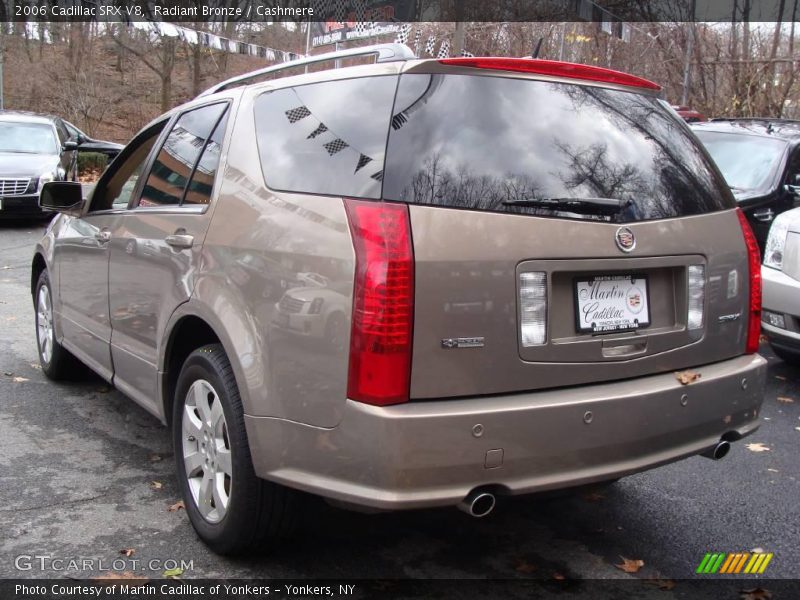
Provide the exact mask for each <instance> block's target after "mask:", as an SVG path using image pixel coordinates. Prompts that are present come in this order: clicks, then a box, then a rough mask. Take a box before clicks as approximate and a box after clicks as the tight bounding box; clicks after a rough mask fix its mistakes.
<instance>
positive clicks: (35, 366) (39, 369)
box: [31, 363, 42, 371]
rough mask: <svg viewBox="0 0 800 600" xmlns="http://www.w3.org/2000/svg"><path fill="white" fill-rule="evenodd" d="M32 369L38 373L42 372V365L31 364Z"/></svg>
mask: <svg viewBox="0 0 800 600" xmlns="http://www.w3.org/2000/svg"><path fill="white" fill-rule="evenodd" d="M31 368H32V369H36V370H37V371H41V370H42V365H40V364H37V363H31Z"/></svg>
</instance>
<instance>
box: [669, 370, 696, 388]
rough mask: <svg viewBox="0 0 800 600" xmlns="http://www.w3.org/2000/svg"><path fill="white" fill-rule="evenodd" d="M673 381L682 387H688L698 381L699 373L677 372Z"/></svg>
mask: <svg viewBox="0 0 800 600" xmlns="http://www.w3.org/2000/svg"><path fill="white" fill-rule="evenodd" d="M675 379H677V380H678V381H680V382H681V383H682V384H683V385H689V384H690V383H693V382H695V381H697V380H698V379H700V373H695V372H694V371H677V372H676V373H675Z"/></svg>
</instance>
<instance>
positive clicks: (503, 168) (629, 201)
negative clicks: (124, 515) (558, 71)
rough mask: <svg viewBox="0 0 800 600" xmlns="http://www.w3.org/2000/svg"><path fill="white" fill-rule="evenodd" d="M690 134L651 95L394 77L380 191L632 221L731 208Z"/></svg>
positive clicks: (473, 206)
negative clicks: (396, 81) (395, 84)
mask: <svg viewBox="0 0 800 600" xmlns="http://www.w3.org/2000/svg"><path fill="white" fill-rule="evenodd" d="M696 144H697V143H696V142H695V141H694V139H693V137H692V136H691V133H690V132H689V131H688V130H687V128H686V126H685V125H684V124H683V123H681V122H680V121H679V120H678V119H676V118H675V116H674V115H673V114H672V113H671V111H670V110H669V109H668V108H666V107H665V106H664V105H662V104H661V102H660V101H659V100H658V99H656V98H653V97H650V96H646V95H642V94H637V93H632V92H627V91H622V90H615V89H606V88H601V87H594V86H588V85H575V84H567V83H555V82H546V81H534V80H527V79H512V78H505V77H494V76H469V75H424V74H406V75H402V76H401V78H400V84H399V88H398V93H397V100H396V102H395V108H394V114H393V117H392V127H391V132H390V136H389V145H388V156H387V160H386V175H385V178H384V190H383V195H384V197H385V198H387V199H391V200H400V201H403V202H409V203H415V204H427V205H435V206H446V207H452V208H462V209H470V210H484V211H495V212H511V213H524V214H535V215H540V216H554V217H561V218H576V219H594V220H604V221H614V222H632V221H642V220H650V219H663V218H668V217H679V216H684V215H693V214H699V213H704V212H708V211H715V210H721V209H724V208H730V207H732V206H733V205H734V204H733V199H732V197H731V196H730V193H729V192H728V190H727V189H726V188H725V184H724V182H723V181H722V180H721V178H720V177H719V175H718V174H717V173H716V171H715V170H714V169H713V168H711V166H710V165H709V163H708V161H707V159H706V156H705V154H704V153H703V152H702V151H701V150H699V149H698V147H697V145H696Z"/></svg>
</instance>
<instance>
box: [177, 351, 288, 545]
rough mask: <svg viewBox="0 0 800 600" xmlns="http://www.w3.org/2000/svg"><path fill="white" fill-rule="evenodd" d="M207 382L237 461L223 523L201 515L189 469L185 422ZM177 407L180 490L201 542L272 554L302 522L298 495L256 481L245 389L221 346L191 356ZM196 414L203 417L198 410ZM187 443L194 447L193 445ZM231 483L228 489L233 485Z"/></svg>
mask: <svg viewBox="0 0 800 600" xmlns="http://www.w3.org/2000/svg"><path fill="white" fill-rule="evenodd" d="M203 381H205V382H207V383H208V384H210V386H211V388H213V392H215V393H216V396H214V394H209V395H208V397H207V398H208V401H209V406H213V403H214V402H217V401H219V402H220V404H221V407H222V411H223V414H224V418H225V428H226V433H227V435H226V438H225V442H226V444H227V446H228V447H229V448H228V449H229V452H230V462H231V473H230V484H229V487H228V488H227V490H229V496H228V505H227V508H226V509H225V512H224V515H223V516H222V517H221V518H220V519H219V520H218V521H217V522H212V521H210V520H209V519H207V518H206V517H204V516H203V514H202V513H201V511H200V508H199V507H198V501H197V500H195V497H194V495H193V492H192V490H191V488H190V483H189V477H187V474H186V466H185V464H184V432H183V417H184V410H185V407H186V402H187V394H188V393H189V390H190V389H191V388H192V385H193V384H195V383H196V382H200V383H201V384H202V382H203ZM173 406H174V408H173V416H172V434H173V436H172V437H173V444H174V448H175V463H176V470H177V474H178V485H179V487H180V489H181V494H182V496H183V501H184V505H185V508H186V513H187V514H188V515H189V520H190V521H191V522H192V525H193V526H194V529H195V531H196V532H197V535H198V536H199V537H200V539H202V540H203V541H204V542H205V543H206V544H207V545H208V546H209V547H210V548H211V549H212V550H213V551H214V552H216V553H218V554H223V555H236V554H243V553H245V552H253V551H259V550H264V549H267V548H269V547H270V546H271V545H272V544H273V543H275V542H277V541H280V540H281V539H284V538H286V537H287V536H289V535H290V534H291V533H292V531H293V529H294V525H295V522H296V520H295V517H296V513H297V512H298V506H297V502H298V496H297V494H296V493H295V492H293V491H292V490H289V489H288V488H285V487H283V486H280V485H278V484H275V483H272V482H268V481H265V480H263V479H259V478H258V477H256V474H255V471H254V470H253V461H252V458H251V455H250V445H249V443H248V440H247V432H246V431H245V424H244V411H243V409H242V402H241V399H240V397H239V389H238V387H237V385H236V380H235V379H234V376H233V369H232V368H231V364H230V361H229V360H228V357H227V355H226V354H225V351H224V350H223V349H222V346H221V345H220V344H210V345H207V346H203V347H202V348H198V349H197V350H195V351H194V352H192V353H191V354H190V355H189V357H188V358H187V359H186V362H185V363H184V364H183V368H182V369H181V373H180V375H179V377H178V384H177V387H176V392H175V402H174V403H173ZM194 414H195V416H198V417H199V412H198V411H195V412H194ZM201 420H202V419H201ZM186 443H187V444H192V443H193V440H187V442H186ZM198 451H199V440H198ZM203 468H205V467H203ZM225 481H226V485H227V482H228V480H227V479H226V480H225ZM200 493H202V492H200ZM214 510H216V509H214Z"/></svg>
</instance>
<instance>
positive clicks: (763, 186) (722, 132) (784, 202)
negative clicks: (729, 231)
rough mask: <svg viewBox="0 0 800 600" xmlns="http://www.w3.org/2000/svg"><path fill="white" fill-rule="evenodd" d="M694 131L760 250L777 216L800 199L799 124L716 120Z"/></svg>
mask: <svg viewBox="0 0 800 600" xmlns="http://www.w3.org/2000/svg"><path fill="white" fill-rule="evenodd" d="M692 129H693V130H694V132H695V133H696V134H697V137H699V138H700V140H701V141H702V142H703V144H704V145H705V147H706V149H707V150H708V152H709V154H711V157H712V158H713V159H714V161H715V162H716V163H717V166H718V167H719V169H720V171H722V174H723V175H724V176H725V179H726V180H727V182H728V185H730V187H731V190H732V191H733V195H734V196H735V197H736V201H737V202H738V204H739V206H740V207H741V209H742V210H743V211H744V213H745V215H746V216H747V219H748V221H750V225H751V226H752V227H753V231H754V232H755V234H756V238H757V239H758V243H759V246H760V247H761V249H762V251H763V250H764V245H765V244H766V243H767V235H768V234H769V230H770V226H771V225H772V223H773V221H774V220H775V217H777V216H778V215H779V214H781V213H782V212H783V211H786V210H789V209H791V208H793V207H794V206H795V205H796V204H797V203H798V200H799V199H800V194H799V193H798V189H800V187H798V186H800V121H788V120H780V119H714V120H712V121H709V122H708V123H695V124H694V125H692Z"/></svg>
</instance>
